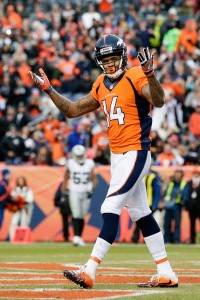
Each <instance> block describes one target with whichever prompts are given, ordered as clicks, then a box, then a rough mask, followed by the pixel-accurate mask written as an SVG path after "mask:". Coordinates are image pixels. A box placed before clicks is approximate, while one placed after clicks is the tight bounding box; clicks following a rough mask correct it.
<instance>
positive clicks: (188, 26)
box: [176, 20, 198, 54]
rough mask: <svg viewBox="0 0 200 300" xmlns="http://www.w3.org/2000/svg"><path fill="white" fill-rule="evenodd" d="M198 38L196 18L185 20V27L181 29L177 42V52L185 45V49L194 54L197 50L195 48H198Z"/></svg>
mask: <svg viewBox="0 0 200 300" xmlns="http://www.w3.org/2000/svg"><path fill="white" fill-rule="evenodd" d="M197 40H198V32H197V23H196V21H194V20H187V21H186V22H185V28H183V29H182V30H181V33H180V35H179V38H178V41H177V44H176V52H179V51H180V50H181V48H182V47H183V49H184V51H186V52H187V53H190V54H192V53H193V52H194V51H195V49H197V46H196V44H197Z"/></svg>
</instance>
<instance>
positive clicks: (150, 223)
mask: <svg viewBox="0 0 200 300" xmlns="http://www.w3.org/2000/svg"><path fill="white" fill-rule="evenodd" d="M136 223H137V225H138V226H139V227H140V230H141V231H142V235H143V237H147V236H150V235H153V234H156V233H158V232H160V228H159V226H158V224H157V222H156V221H155V219H154V217H153V216H152V214H149V215H148V216H146V217H144V218H141V219H140V220H138V221H137V222H136Z"/></svg>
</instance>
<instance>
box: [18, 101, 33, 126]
mask: <svg viewBox="0 0 200 300" xmlns="http://www.w3.org/2000/svg"><path fill="white" fill-rule="evenodd" d="M30 121H31V118H30V116H29V113H28V112H27V109H26V105H25V103H24V102H22V101H20V102H19V104H18V107H17V112H16V126H17V130H18V131H21V130H22V127H24V126H26V125H27V124H28V123H29V122H30Z"/></svg>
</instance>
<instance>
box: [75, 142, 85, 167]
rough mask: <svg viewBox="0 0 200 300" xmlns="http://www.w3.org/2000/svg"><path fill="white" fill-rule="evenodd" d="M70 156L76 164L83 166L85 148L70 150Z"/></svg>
mask: <svg viewBox="0 0 200 300" xmlns="http://www.w3.org/2000/svg"><path fill="white" fill-rule="evenodd" d="M72 156H73V158H74V160H75V161H76V162H77V163H78V164H80V165H82V164H84V162H85V159H86V153H85V147H84V146H82V145H76V146H74V147H73V148H72Z"/></svg>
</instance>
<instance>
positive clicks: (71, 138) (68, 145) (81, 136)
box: [65, 122, 86, 154]
mask: <svg viewBox="0 0 200 300" xmlns="http://www.w3.org/2000/svg"><path fill="white" fill-rule="evenodd" d="M83 128H84V126H83V125H82V124H81V123H79V122H78V123H75V124H74V128H73V130H72V132H71V133H70V134H69V135H68V136H66V137H65V153H66V154H67V153H70V152H71V150H72V148H73V147H74V146H75V145H83V146H85V143H86V135H85V133H84V132H83Z"/></svg>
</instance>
